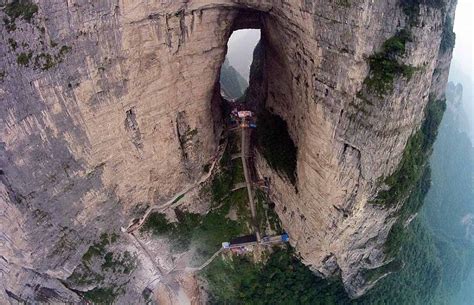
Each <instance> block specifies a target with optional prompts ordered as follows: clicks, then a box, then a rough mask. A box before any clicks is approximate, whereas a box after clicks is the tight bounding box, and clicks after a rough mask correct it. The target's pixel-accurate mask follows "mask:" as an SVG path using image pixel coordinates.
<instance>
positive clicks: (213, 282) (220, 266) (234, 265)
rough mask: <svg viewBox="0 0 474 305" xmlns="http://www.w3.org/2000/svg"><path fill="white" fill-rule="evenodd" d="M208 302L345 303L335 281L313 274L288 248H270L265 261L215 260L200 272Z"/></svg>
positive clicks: (270, 304) (243, 259)
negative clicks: (209, 298) (205, 280)
mask: <svg viewBox="0 0 474 305" xmlns="http://www.w3.org/2000/svg"><path fill="white" fill-rule="evenodd" d="M203 276H204V277H205V278H206V279H207V281H208V282H209V284H210V285H209V286H210V294H211V300H210V304H229V305H231V304H249V305H250V304H255V305H257V304H258V305H264V304H268V305H279V304H281V305H292V304H294V305H304V304H308V305H309V304H311V305H319V304H320V305H323V304H324V305H326V304H327V305H329V304H331V305H333V304H347V303H344V302H347V301H348V298H347V296H346V295H345V293H344V290H343V289H342V286H341V283H340V282H339V281H334V282H333V281H325V280H323V279H321V278H319V277H317V276H315V275H314V274H313V273H312V272H311V271H310V270H309V269H308V267H306V266H305V265H303V264H302V263H301V262H300V261H299V259H298V258H296V257H295V256H294V253H293V251H292V250H291V249H281V248H274V249H273V253H272V254H270V256H269V258H268V260H267V261H266V262H265V263H257V264H256V263H253V262H252V261H250V259H248V258H247V257H245V256H244V257H242V256H234V257H232V258H227V259H216V260H215V261H214V262H213V263H212V264H211V265H209V266H208V267H207V268H206V269H205V270H204V271H203Z"/></svg>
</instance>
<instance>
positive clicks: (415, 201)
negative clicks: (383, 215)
mask: <svg viewBox="0 0 474 305" xmlns="http://www.w3.org/2000/svg"><path fill="white" fill-rule="evenodd" d="M445 109H446V103H445V101H444V100H441V101H435V100H430V102H429V103H428V105H427V107H426V109H425V119H424V121H423V124H422V126H421V128H420V129H419V130H418V131H417V132H416V133H415V134H414V135H412V136H411V137H410V139H409V140H408V143H407V145H406V147H405V150H404V152H403V156H402V160H401V161H400V165H399V167H398V169H397V170H396V171H395V172H394V173H393V174H392V175H390V176H389V177H387V178H386V179H385V181H384V183H385V184H386V185H387V186H388V187H389V189H388V190H383V191H381V192H379V193H378V195H377V197H376V198H375V199H374V200H373V201H372V203H374V204H381V205H385V206H394V205H397V204H400V203H403V205H402V207H401V208H400V209H399V210H398V214H397V215H396V216H397V221H396V222H395V224H394V225H393V226H392V228H391V230H390V233H389V235H388V237H387V242H386V244H385V252H386V254H387V255H388V256H389V257H393V256H395V255H396V254H397V252H398V250H399V249H400V246H401V243H402V241H403V239H404V238H405V237H404V234H405V228H404V227H405V225H404V223H405V221H407V220H408V219H409V218H410V217H411V215H413V214H415V213H416V212H418V210H419V209H420V208H421V207H422V205H423V201H424V197H425V195H426V193H427V192H428V190H429V187H430V170H429V166H427V161H428V158H429V156H430V153H431V147H432V145H433V143H434V141H435V139H436V135H437V131H438V127H439V125H440V123H441V119H442V117H443V113H444V111H445Z"/></svg>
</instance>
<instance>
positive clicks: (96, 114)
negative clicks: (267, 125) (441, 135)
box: [0, 0, 455, 301]
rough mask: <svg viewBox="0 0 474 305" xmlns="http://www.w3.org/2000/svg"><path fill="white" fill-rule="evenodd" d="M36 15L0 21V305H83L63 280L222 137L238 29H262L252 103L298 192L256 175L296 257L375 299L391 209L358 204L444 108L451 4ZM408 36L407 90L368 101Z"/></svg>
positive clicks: (300, 4)
mask: <svg viewBox="0 0 474 305" xmlns="http://www.w3.org/2000/svg"><path fill="white" fill-rule="evenodd" d="M7 2H8V1H7ZM412 2H413V3H418V2H421V4H416V5H413V4H412ZM432 2H436V3H438V2H439V5H438V6H436V5H433V4H432ZM25 3H27V2H25ZM35 3H36V4H37V12H34V11H35V10H34V9H33V10H31V7H30V10H29V12H30V13H28V10H25V8H24V7H23V11H21V10H20V13H18V11H15V10H12V9H11V5H10V6H9V5H7V6H6V7H3V9H2V10H1V11H0V15H1V17H2V19H3V20H4V24H3V25H2V26H1V27H0V32H1V37H2V38H1V39H2V43H1V44H0V53H1V55H2V60H1V62H0V76H1V77H0V99H1V112H0V117H1V133H0V141H1V145H0V152H1V153H0V166H1V170H2V171H1V176H0V177H1V181H2V184H1V192H2V197H1V199H0V206H1V210H2V213H1V214H0V218H1V222H0V234H1V235H0V236H1V239H0V240H1V241H2V247H1V249H0V251H1V252H0V255H1V262H2V264H1V265H0V266H1V267H0V270H2V273H1V277H2V280H1V281H0V282H1V283H2V285H3V289H0V293H1V294H0V297H2V298H4V299H8V300H13V299H17V300H22V299H34V298H36V299H41V298H55V299H58V300H70V301H77V300H78V299H79V297H78V295H77V294H76V293H75V292H73V291H72V290H70V289H68V288H66V287H65V286H64V285H63V284H62V283H61V281H60V280H64V279H65V278H67V277H68V276H69V275H70V274H71V273H72V271H73V270H74V268H75V267H76V266H77V264H78V263H79V261H80V259H81V257H82V255H83V254H84V253H85V252H86V251H87V249H88V247H89V245H91V244H92V243H93V242H94V241H95V240H97V239H98V238H99V235H101V234H102V233H104V232H114V231H115V232H118V231H119V229H120V227H122V226H123V227H125V226H127V225H128V224H129V223H130V221H131V219H132V218H134V217H135V216H134V215H133V213H134V211H135V210H136V207H137V206H140V205H141V206H143V205H146V204H148V205H160V204H163V203H165V202H167V201H168V200H169V199H170V198H172V197H173V195H174V194H176V193H178V192H179V191H181V190H183V189H185V188H186V187H188V186H190V185H192V184H193V183H194V182H195V181H198V180H199V179H200V177H201V176H202V175H204V172H203V170H202V169H203V165H205V164H207V163H208V162H209V161H210V160H212V158H213V156H214V154H215V152H216V149H217V144H218V141H219V137H220V133H221V129H222V127H221V123H220V122H221V118H220V112H219V107H218V106H219V105H218V103H219V100H220V98H219V96H218V94H219V90H218V88H217V87H218V79H219V75H218V73H219V69H220V66H221V65H222V63H223V61H224V56H225V52H226V43H227V39H228V37H229V36H230V34H231V32H232V30H235V29H240V28H261V30H262V35H263V44H264V49H265V52H264V55H263V56H264V65H263V72H262V75H263V76H264V79H263V80H262V81H261V82H257V86H258V88H253V89H252V88H251V89H252V91H253V92H258V94H257V96H258V98H256V99H258V100H259V102H260V103H261V104H262V105H265V107H266V108H267V109H270V110H271V111H272V112H273V113H275V114H277V115H279V116H281V117H282V118H283V119H284V120H285V121H286V122H287V124H288V129H289V133H290V135H291V137H292V139H293V141H294V142H295V145H296V146H297V147H298V150H297V168H296V177H297V178H296V181H295V184H294V185H293V184H292V183H291V182H290V181H289V180H288V179H286V178H285V176H284V175H282V174H280V173H278V172H276V171H275V170H272V169H271V168H270V167H269V166H268V164H267V162H266V161H265V159H264V158H263V157H261V156H260V157H259V158H258V162H257V166H258V170H259V171H260V172H261V173H262V175H265V176H269V177H271V178H272V187H271V189H272V197H273V199H274V200H275V202H276V204H277V205H276V208H277V212H278V214H279V216H280V218H281V219H282V222H283V225H284V227H285V228H286V229H287V230H288V231H289V233H290V236H291V237H292V244H293V245H294V246H295V247H296V249H297V251H298V252H300V254H301V256H302V258H303V260H304V261H305V263H307V264H309V265H311V268H312V269H313V270H315V271H318V272H320V273H322V274H324V275H325V276H329V275H334V274H337V273H338V272H341V275H342V278H343V280H344V283H345V286H346V288H347V290H348V292H349V293H350V294H351V295H352V296H357V295H360V294H361V293H363V292H364V291H365V290H366V289H367V288H368V287H370V286H371V285H372V284H373V283H370V282H367V281H366V280H365V279H364V277H363V273H364V270H366V269H373V268H375V267H377V266H380V265H382V264H383V263H384V262H385V261H386V258H385V255H384V252H383V251H384V250H383V244H384V242H385V240H386V238H387V234H388V232H389V231H390V228H391V225H392V224H393V223H394V221H395V218H394V217H392V215H393V212H394V211H395V210H397V209H398V208H399V207H397V206H394V207H391V208H386V207H380V206H376V205H373V204H371V203H369V201H370V200H371V199H373V198H375V197H376V195H377V192H378V191H379V190H381V189H383V188H384V187H385V186H384V184H383V183H381V181H383V178H384V177H387V176H389V175H390V174H391V173H393V172H394V171H395V170H396V168H397V167H398V164H399V162H400V160H401V157H402V154H403V151H404V148H405V145H406V143H407V141H408V139H409V137H410V135H411V134H412V133H413V132H414V131H416V130H417V129H418V127H419V125H420V123H421V121H422V119H423V109H424V108H425V106H426V104H427V102H428V99H429V97H430V96H431V97H432V98H433V99H435V100H436V99H439V98H441V97H442V92H443V89H444V86H445V83H446V80H447V74H448V68H449V62H450V58H451V51H450V49H449V48H448V49H447V50H445V49H444V48H440V44H441V40H442V37H444V36H446V31H444V32H445V35H443V30H444V29H445V28H446V27H447V26H446V24H448V23H449V22H451V21H450V20H452V17H453V11H454V5H455V0H444V1H442V0H440V1H426V4H425V1H402V2H400V1H399V0H390V1H376V2H373V1H369V0H360V1H359V0H358V1H316V0H314V1H300V0H298V1H297V0H289V1H265V0H261V1H251V0H242V1H237V0H235V1H231V0H228V1H224V0H218V1H207V0H200V1H198V0H196V1H180V2H178V1H151V2H150V1H147V2H140V1H113V0H102V1H93V2H89V1H82V0H79V1H66V2H64V1H43V0H39V1H36V2H35ZM407 3H409V4H407ZM407 5H412V6H411V7H410V8H411V9H414V8H415V7H416V8H417V9H418V14H417V16H415V17H413V16H410V14H408V15H407V13H406V11H407V10H406V7H407ZM404 7H405V10H404ZM402 29H408V30H409V31H410V33H411V34H410V35H411V36H410V40H409V41H407V42H406V44H404V49H405V54H403V56H397V57H396V60H397V61H399V62H401V63H402V64H403V65H406V66H412V67H414V69H413V71H412V75H411V77H403V75H398V74H397V75H396V77H394V79H393V81H390V83H393V90H389V92H384V93H383V94H378V93H377V92H374V91H373V90H371V88H370V86H369V85H367V82H366V83H364V80H365V79H366V77H367V76H368V75H370V73H374V72H373V71H372V72H371V71H369V70H370V65H369V63H370V60H368V59H369V58H370V57H371V56H372V55H373V54H375V53H377V52H381V51H380V50H381V49H383V47H382V45H383V44H384V42H385V41H387V40H388V39H389V38H390V37H393V36H394V35H396V33H397V32H399V31H400V30H402ZM358 92H359V94H358ZM122 242H123V243H124V244H127V240H126V239H125V238H124V240H123V241H122ZM130 247H132V245H130ZM146 276H148V275H147V274H146V273H144V272H142V273H140V272H138V273H137V274H136V275H135V278H138V279H135V280H134V281H133V285H132V284H129V286H131V287H132V286H133V287H132V288H130V289H127V293H128V294H129V295H130V296H133V295H134V294H135V293H141V290H143V288H144V287H145V286H146V283H145V282H146V281H145V280H143V277H146ZM140 277H142V279H141V280H140ZM137 283H141V284H137Z"/></svg>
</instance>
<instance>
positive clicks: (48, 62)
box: [35, 53, 56, 70]
mask: <svg viewBox="0 0 474 305" xmlns="http://www.w3.org/2000/svg"><path fill="white" fill-rule="evenodd" d="M55 65H56V62H55V61H54V59H53V56H51V54H48V53H41V54H39V55H37V56H36V57H35V67H40V68H41V70H48V69H50V68H52V67H54V66H55Z"/></svg>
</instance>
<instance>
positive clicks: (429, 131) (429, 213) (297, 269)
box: [203, 90, 474, 305]
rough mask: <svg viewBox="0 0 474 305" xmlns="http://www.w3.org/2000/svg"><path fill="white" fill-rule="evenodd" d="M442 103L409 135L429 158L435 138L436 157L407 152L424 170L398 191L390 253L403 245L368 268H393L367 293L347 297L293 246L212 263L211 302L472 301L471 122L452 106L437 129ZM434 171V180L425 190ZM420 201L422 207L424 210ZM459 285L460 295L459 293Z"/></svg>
mask: <svg viewBox="0 0 474 305" xmlns="http://www.w3.org/2000/svg"><path fill="white" fill-rule="evenodd" d="M453 91H454V90H453ZM448 98H449V96H448ZM444 108H445V103H444V102H443V101H436V102H435V101H430V103H429V104H428V107H427V109H426V117H425V120H424V122H423V125H422V127H421V129H420V131H419V132H421V133H422V134H423V135H422V136H420V135H418V136H417V135H414V136H413V137H412V139H417V140H416V141H415V140H410V141H414V142H416V145H415V143H414V144H412V147H413V148H416V147H418V149H421V150H422V152H421V153H422V155H424V156H425V157H427V156H428V155H429V151H430V150H431V145H432V142H433V141H434V138H435V137H437V138H438V140H437V141H436V143H435V145H434V147H435V149H434V153H433V156H432V158H431V164H432V165H431V167H432V168H433V169H432V171H433V173H432V174H430V169H429V167H428V166H426V165H425V163H426V159H425V158H423V160H422V162H421V163H422V164H423V165H422V166H421V165H416V164H419V163H418V162H415V163H416V164H414V163H412V162H411V161H409V160H421V159H419V158H418V157H415V156H412V157H409V156H408V155H410V154H411V153H410V154H408V153H407V156H406V157H404V159H405V161H404V162H406V163H405V164H411V165H412V166H410V167H409V168H411V169H412V170H414V171H416V172H418V174H416V175H414V176H418V175H421V177H420V179H419V180H418V181H415V182H414V185H413V186H411V187H410V190H409V191H407V193H406V194H405V195H400V196H401V197H400V198H405V197H408V200H407V202H406V203H405V205H404V206H403V207H402V209H401V210H400V214H399V215H398V217H400V219H401V221H399V222H397V223H396V225H395V226H394V229H393V230H396V231H398V232H396V233H393V232H391V233H390V237H389V239H390V240H391V241H389V243H393V245H391V246H390V245H387V249H388V250H389V249H390V248H391V249H395V251H393V250H392V251H393V252H391V251H389V255H392V256H393V255H395V254H396V253H397V252H398V256H397V258H396V259H395V260H394V261H392V262H391V263H389V264H387V265H385V266H383V267H382V268H378V269H371V270H366V271H365V273H364V276H365V278H366V279H367V280H369V281H375V280H378V279H380V277H381V276H382V275H385V274H387V273H390V274H388V275H387V276H386V277H384V278H382V279H380V280H379V281H378V282H377V283H376V285H375V287H374V288H372V289H371V290H370V291H369V292H368V293H367V294H366V295H364V296H362V297H361V298H359V299H356V300H350V299H349V298H348V297H347V295H346V293H345V292H344V290H343V288H342V284H341V282H340V281H339V280H327V281H326V280H322V279H320V278H318V277H317V276H315V275H314V274H312V273H310V271H309V270H308V268H306V267H305V266H303V265H301V263H299V261H298V259H297V257H295V256H294V254H293V253H291V251H288V252H286V251H285V250H281V249H275V251H274V253H273V254H271V255H270V256H269V258H268V260H267V261H266V263H261V264H255V263H252V262H251V261H250V260H249V259H248V258H247V257H232V258H226V259H218V260H215V261H214V262H213V263H212V264H210V265H209V266H208V267H207V268H206V269H205V270H204V271H203V276H204V277H205V278H206V279H207V280H208V282H209V284H210V285H209V286H210V289H211V304H272V305H273V304H274V305H279V304H281V305H283V304H284V305H286V304H331V305H334V304H337V305H446V304H470V303H469V302H468V301H467V300H472V297H473V294H474V293H473V291H474V290H473V289H472V282H469V281H470V280H472V278H473V275H474V273H473V272H472V271H471V270H472V269H473V266H474V244H473V243H472V240H471V241H470V240H469V236H466V232H467V231H466V229H467V227H465V225H464V224H463V222H462V221H461V220H462V219H463V218H464V217H465V216H466V215H469V214H474V208H473V207H474V204H473V200H474V189H473V188H472V181H473V179H474V149H473V148H472V145H471V142H470V141H469V137H468V135H467V134H466V133H464V132H461V130H467V127H466V126H464V127H462V126H461V124H462V122H463V121H464V122H465V123H466V124H467V121H466V120H463V119H460V115H459V113H457V114H456V113H451V112H452V107H451V108H450V109H449V110H448V111H446V114H445V115H444V116H445V118H444V119H443V122H442V125H441V127H440V132H439V135H437V130H438V126H439V121H440V119H441V116H442V115H443V112H444ZM412 152H414V150H413V151H412ZM418 153H420V152H418ZM415 165H416V166H415ZM405 166H408V165H405ZM403 172H405V170H400V172H399V173H400V174H401V173H403ZM420 172H421V174H420ZM412 176H413V175H412V174H407V177H412ZM431 176H432V178H431V179H433V187H432V188H431V189H430V190H429V192H428V194H427V195H426V192H427V191H428V188H429V186H430V180H431V179H430V177H431ZM393 181H397V179H394V180H393ZM395 193H396V192H395ZM395 193H394V194H395ZM425 195H426V198H425ZM257 196H259V195H258V194H257ZM424 198H425V199H424ZM423 201H425V206H424V207H423V209H421V210H420V206H421V204H422V202H423ZM418 210H420V211H419V216H418V217H417V218H415V219H414V220H413V221H412V222H411V223H410V224H407V222H406V220H407V219H408V218H409V217H410V216H411V215H412V214H413V213H415V212H416V211H418ZM392 272H393V273H392ZM302 287H303V288H302ZM461 287H462V288H461ZM460 289H463V293H464V296H465V299H464V300H463V301H460V300H458V299H457V298H456V295H457V293H458V292H459V290H460Z"/></svg>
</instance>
